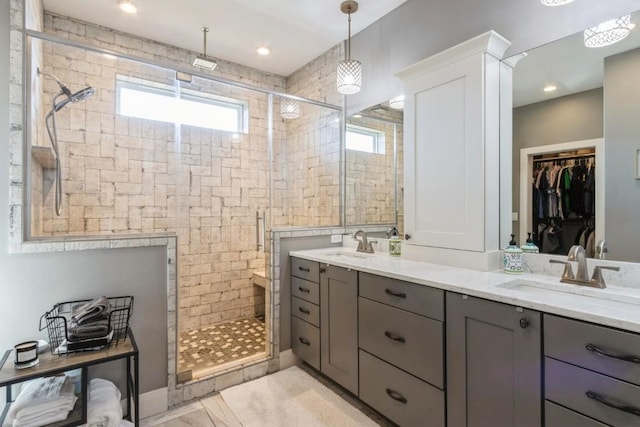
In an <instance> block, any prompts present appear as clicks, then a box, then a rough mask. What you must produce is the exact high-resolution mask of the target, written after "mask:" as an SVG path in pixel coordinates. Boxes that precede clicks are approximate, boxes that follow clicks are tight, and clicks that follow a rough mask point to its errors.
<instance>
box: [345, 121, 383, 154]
mask: <svg viewBox="0 0 640 427" xmlns="http://www.w3.org/2000/svg"><path fill="white" fill-rule="evenodd" d="M350 133H354V134H359V135H364V136H367V137H370V138H371V140H372V144H371V145H372V150H363V149H361V148H354V147H353V146H351V147H350V146H349V134H350ZM344 145H345V148H346V149H347V150H352V151H360V152H363V153H370V154H385V133H384V131H381V130H378V129H373V128H369V127H365V126H358V125H352V124H347V130H346V135H345V144H344Z"/></svg>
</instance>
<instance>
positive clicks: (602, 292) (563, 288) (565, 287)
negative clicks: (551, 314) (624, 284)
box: [498, 279, 640, 305]
mask: <svg viewBox="0 0 640 427" xmlns="http://www.w3.org/2000/svg"><path fill="white" fill-rule="evenodd" d="M498 287H499V288H504V289H510V290H513V291H519V292H523V293H527V294H532V295H536V294H537V295H549V294H550V293H560V294H568V295H578V296H581V297H588V298H597V299H605V300H609V301H616V302H621V303H625V304H637V305H640V292H638V291H636V290H633V289H625V288H611V287H609V288H606V289H597V288H591V287H588V286H580V285H571V284H566V283H546V282H536V281H533V280H525V279H516V280H511V281H509V282H506V283H503V284H501V285H498Z"/></svg>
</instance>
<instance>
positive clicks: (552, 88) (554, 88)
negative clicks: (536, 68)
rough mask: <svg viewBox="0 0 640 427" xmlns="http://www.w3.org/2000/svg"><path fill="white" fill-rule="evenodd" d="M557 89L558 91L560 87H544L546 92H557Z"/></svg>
mask: <svg viewBox="0 0 640 427" xmlns="http://www.w3.org/2000/svg"><path fill="white" fill-rule="evenodd" d="M557 89H558V86H556V85H547V86H545V87H544V89H543V90H544V91H545V92H553V91H554V90H557Z"/></svg>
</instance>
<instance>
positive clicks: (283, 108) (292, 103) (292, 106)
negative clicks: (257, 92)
mask: <svg viewBox="0 0 640 427" xmlns="http://www.w3.org/2000/svg"><path fill="white" fill-rule="evenodd" d="M301 115H302V109H301V108H300V103H299V102H298V101H296V100H295V99H291V98H282V101H281V102H280V116H282V118H283V119H287V120H292V119H297V118H299V117H300V116H301Z"/></svg>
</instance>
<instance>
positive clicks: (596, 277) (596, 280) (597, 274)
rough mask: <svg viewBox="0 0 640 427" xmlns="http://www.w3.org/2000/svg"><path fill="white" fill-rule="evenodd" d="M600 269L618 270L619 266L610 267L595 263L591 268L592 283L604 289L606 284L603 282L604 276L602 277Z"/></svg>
mask: <svg viewBox="0 0 640 427" xmlns="http://www.w3.org/2000/svg"><path fill="white" fill-rule="evenodd" d="M602 270H613V271H620V267H612V266H608V265H596V266H595V267H594V268H593V276H591V283H593V284H594V285H596V286H598V287H599V288H601V289H604V288H606V287H607V285H606V284H605V283H604V277H602Z"/></svg>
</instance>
